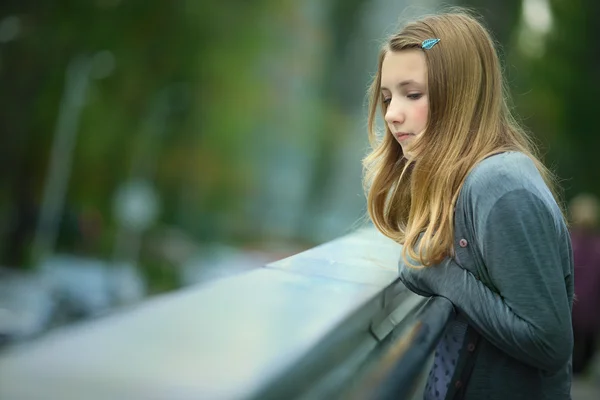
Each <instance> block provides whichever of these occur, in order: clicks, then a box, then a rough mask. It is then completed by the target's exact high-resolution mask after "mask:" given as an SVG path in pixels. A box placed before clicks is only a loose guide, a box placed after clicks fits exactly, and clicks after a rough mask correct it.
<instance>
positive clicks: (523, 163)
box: [459, 151, 554, 213]
mask: <svg viewBox="0 0 600 400" xmlns="http://www.w3.org/2000/svg"><path fill="white" fill-rule="evenodd" d="M509 193H510V194H511V198H513V199H515V201H518V199H519V197H523V198H526V197H530V196H531V195H533V197H536V198H538V199H541V200H542V201H543V202H544V203H546V204H547V205H551V204H552V203H554V200H553V199H554V197H553V195H552V193H551V191H550V189H549V188H548V186H547V185H546V182H545V181H544V179H543V177H542V175H541V174H540V172H539V170H538V169H537V167H536V164H535V163H534V161H533V160H532V159H531V158H530V157H529V156H528V155H526V154H524V153H521V152H517V151H507V152H504V153H499V154H495V155H492V156H490V157H488V158H486V159H484V160H482V161H480V162H479V163H478V164H477V165H476V166H475V167H474V168H473V169H472V170H471V172H470V173H469V175H468V176H467V178H466V180H465V183H464V185H463V187H462V189H461V193H460V197H459V207H461V206H462V207H466V208H469V209H471V211H474V210H478V212H482V211H483V212H484V213H485V212H486V211H489V210H490V209H491V207H493V206H494V204H496V203H497V202H498V200H499V199H501V198H503V197H504V196H505V195H507V194H509Z"/></svg>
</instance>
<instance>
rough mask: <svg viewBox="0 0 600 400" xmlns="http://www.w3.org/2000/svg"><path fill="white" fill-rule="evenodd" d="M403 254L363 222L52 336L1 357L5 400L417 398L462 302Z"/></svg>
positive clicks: (0, 384) (0, 380)
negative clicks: (404, 275) (410, 273)
mask: <svg viewBox="0 0 600 400" xmlns="http://www.w3.org/2000/svg"><path fill="white" fill-rule="evenodd" d="M399 254H400V248H399V246H398V245H396V244H395V243H393V242H391V241H390V240H388V239H387V238H384V237H383V236H381V235H380V234H378V233H377V232H376V231H375V230H373V229H365V230H360V231H357V232H355V233H352V234H350V235H348V236H345V237H343V238H340V239H337V240H334V241H332V242H330V243H326V244H324V245H321V246H318V247H316V248H314V249H311V250H309V251H306V252H304V253H301V254H298V255H296V256H293V257H290V258H287V259H284V260H281V261H278V262H275V263H272V264H269V265H266V266H265V267H264V268H259V269H257V270H253V271H250V272H247V273H244V274H240V275H237V276H234V277H230V278H225V279H221V280H218V281H215V282H211V283H209V284H206V285H199V286H196V287H191V288H188V289H185V290H181V291H179V292H176V293H172V294H170V295H166V296H161V297H157V298H153V299H150V300H147V301H145V302H143V303H142V304H140V305H138V306H136V307H133V308H130V309H125V310H121V311H119V312H117V313H115V314H113V315H110V316H107V317H105V318H102V319H100V320H97V321H91V322H89V323H85V324H82V325H79V326H74V327H69V328H66V329H62V330H60V331H57V332H53V333H50V334H48V335H46V336H45V337H42V338H40V339H38V340H36V341H34V342H33V343H30V344H26V345H23V346H20V347H18V348H14V349H11V350H10V351H8V352H6V353H4V354H2V355H1V356H0V398H2V399H4V398H7V399H11V398H19V399H38V398H39V399H42V398H44V399H45V398H82V399H88V400H94V399H106V398H127V399H132V400H135V399H148V398H152V399H163V398H164V399H170V400H171V399H175V400H177V399H219V400H220V399H248V400H250V399H252V400H254V399H261V400H262V399H299V400H308V399H390V398H392V397H393V398H395V399H409V398H411V396H414V395H415V394H416V393H418V390H419V385H420V382H421V377H422V373H423V372H424V371H425V370H426V368H427V364H428V360H429V359H430V356H431V353H432V351H433V348H434V345H435V343H436V342H437V341H438V339H439V337H440V336H441V334H442V333H443V330H444V329H445V325H446V323H447V321H448V319H449V318H450V316H451V313H452V305H451V304H450V303H449V302H448V301H447V300H445V299H442V298H432V299H426V298H423V297H419V296H416V295H414V294H412V293H411V292H409V291H408V290H406V289H405V288H404V287H403V285H402V284H401V283H399V282H398V281H397V280H396V277H397V272H396V263H397V259H398V257H399ZM31 382H37V383H36V384H35V385H31V384H30V383H31Z"/></svg>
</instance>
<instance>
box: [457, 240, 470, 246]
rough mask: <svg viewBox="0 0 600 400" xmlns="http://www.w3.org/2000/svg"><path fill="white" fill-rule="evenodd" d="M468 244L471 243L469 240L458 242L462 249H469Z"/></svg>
mask: <svg viewBox="0 0 600 400" xmlns="http://www.w3.org/2000/svg"><path fill="white" fill-rule="evenodd" d="M468 244H469V242H467V239H460V241H459V242H458V245H459V246H460V247H467V245H468Z"/></svg>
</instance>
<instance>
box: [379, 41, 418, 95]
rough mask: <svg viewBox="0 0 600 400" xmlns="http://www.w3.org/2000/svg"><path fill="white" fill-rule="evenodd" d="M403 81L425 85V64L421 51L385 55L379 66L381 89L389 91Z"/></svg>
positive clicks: (414, 50) (395, 52) (412, 50)
mask: <svg viewBox="0 0 600 400" xmlns="http://www.w3.org/2000/svg"><path fill="white" fill-rule="evenodd" d="M404 81H415V82H417V83H420V84H426V83H427V63H426V61H425V54H423V51H421V50H419V49H411V50H403V51H390V52H388V53H387V54H386V55H385V58H384V59H383V64H382V66H381V87H382V88H388V89H389V88H392V87H394V86H396V85H398V84H399V83H401V82H404Z"/></svg>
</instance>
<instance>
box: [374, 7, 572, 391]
mask: <svg viewBox="0 0 600 400" xmlns="http://www.w3.org/2000/svg"><path fill="white" fill-rule="evenodd" d="M370 100H371V101H370V109H369V137H370V140H371V143H372V145H373V151H372V153H370V154H369V155H368V156H367V157H366V159H365V162H364V164H365V186H366V188H367V192H368V193H367V197H368V199H367V200H368V211H369V215H370V217H371V219H372V221H373V223H374V224H375V226H376V227H377V228H378V229H379V230H380V231H381V232H383V233H384V234H385V235H387V236H388V237H390V238H392V239H394V240H395V241H397V242H398V243H401V244H403V250H402V256H401V258H400V262H399V272H400V280H401V281H402V282H403V283H404V284H405V285H406V287H407V288H408V289H410V290H411V291H413V292H415V293H418V294H420V295H423V296H443V297H445V298H447V299H448V300H450V301H451V302H452V303H453V304H454V306H455V311H456V316H455V318H454V319H453V321H452V322H451V323H450V324H449V326H448V327H447V330H446V331H445V333H444V335H443V337H442V339H441V341H440V342H439V344H438V346H437V350H436V353H435V358H434V365H433V368H432V370H431V372H430V374H429V379H428V382H427V385H426V388H425V398H426V399H456V398H465V399H498V400H507V399H511V400H512V399H521V398H523V399H528V400H534V399H568V398H570V386H571V362H570V358H571V352H572V348H573V333H572V328H571V307H572V302H573V257H572V251H571V244H570V239H569V232H568V229H567V226H566V223H565V219H564V217H563V212H562V210H561V208H560V207H559V205H558V204H557V200H556V196H555V195H554V192H553V186H554V185H553V177H552V175H551V173H550V172H549V171H548V170H547V169H546V168H545V167H544V166H543V165H542V163H541V162H540V161H539V160H538V158H537V157H536V155H535V152H534V146H533V145H532V143H531V141H530V140H529V138H528V137H527V135H526V134H525V133H524V131H523V129H522V128H521V127H519V125H518V124H517V123H516V122H515V120H514V119H513V117H512V116H511V114H510V110H509V107H508V106H507V100H506V93H505V92H504V86H503V80H502V74H501V69H500V64H499V61H498V56H497V53H496V51H495V48H494V44H493V41H492V39H491V38H490V35H489V33H488V32H487V31H486V30H485V28H484V27H483V26H482V25H481V24H480V22H478V20H477V19H475V18H474V17H472V16H470V15H469V14H467V13H465V12H453V13H447V14H442V15H437V16H431V17H427V18H424V19H421V20H418V21H416V22H413V23H410V24H408V25H406V26H405V27H404V29H402V30H401V31H400V32H399V33H397V34H395V35H394V36H392V37H391V38H390V39H389V40H388V41H387V43H386V44H385V46H384V48H383V49H382V51H381V54H380V57H379V65H378V70H377V74H376V76H375V79H374V81H373V84H372V86H371V89H370ZM379 107H381V111H382V113H383V117H384V120H385V134H384V135H383V136H382V137H378V136H377V134H376V132H375V119H376V114H377V111H378V108H379Z"/></svg>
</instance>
